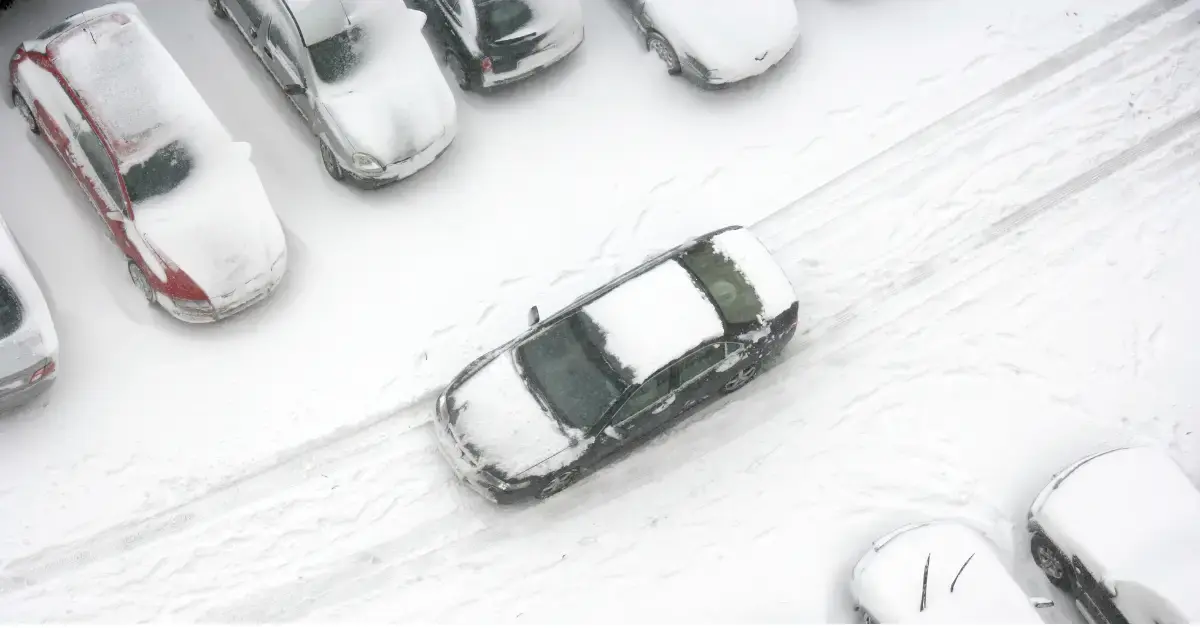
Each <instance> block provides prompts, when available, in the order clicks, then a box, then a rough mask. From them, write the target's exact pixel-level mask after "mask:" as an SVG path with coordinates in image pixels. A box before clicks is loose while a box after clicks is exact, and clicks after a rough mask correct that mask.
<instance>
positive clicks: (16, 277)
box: [0, 218, 58, 408]
mask: <svg viewBox="0 0 1200 628" xmlns="http://www.w3.org/2000/svg"><path fill="white" fill-rule="evenodd" d="M57 376H58V332H57V331H56V330H55V328H54V320H53V318H52V317H51V315H50V308H49V306H48V305H47V304H46V298H45V296H44V295H43V294H42V289H41V287H40V286H39V285H38V283H37V280H35V279H34V277H33V273H32V272H31V271H30V268H29V264H28V262H27V260H26V259H25V255H24V253H22V252H21V247H20V246H19V245H18V244H17V240H16V238H14V237H13V234H12V232H11V231H9V229H8V224H7V223H5V222H4V219H3V218H0V406H3V407H5V408H11V407H14V406H17V405H20V404H22V403H25V402H27V401H29V400H31V399H33V398H34V397H36V396H37V395H38V394H39V393H40V392H41V391H43V390H45V389H46V387H47V386H49V385H50V383H51V382H53V381H54V379H55V378H56V377H57Z"/></svg>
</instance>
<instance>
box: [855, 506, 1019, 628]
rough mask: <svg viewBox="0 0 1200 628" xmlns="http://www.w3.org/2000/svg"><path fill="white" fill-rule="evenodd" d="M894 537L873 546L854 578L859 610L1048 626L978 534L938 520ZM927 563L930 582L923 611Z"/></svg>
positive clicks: (885, 619) (897, 618)
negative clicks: (921, 606) (951, 586)
mask: <svg viewBox="0 0 1200 628" xmlns="http://www.w3.org/2000/svg"><path fill="white" fill-rule="evenodd" d="M892 534H893V535H894V536H893V535H888V536H885V537H884V538H883V539H880V540H879V541H876V542H875V543H873V544H872V547H871V549H870V550H869V551H868V553H867V555H866V556H864V557H863V559H862V560H861V561H859V563H858V565H856V566H855V568H854V575H853V579H852V581H851V589H852V590H853V593H854V597H855V598H856V599H857V601H858V603H859V605H860V606H862V607H863V608H865V609H867V611H869V612H870V613H872V614H873V615H874V616H875V618H876V619H878V620H879V621H880V622H882V623H891V622H902V623H912V622H916V623H1009V624H1040V623H1042V620H1041V617H1040V616H1039V615H1038V614H1037V611H1035V610H1034V609H1033V606H1032V604H1031V603H1030V601H1029V598H1028V597H1027V596H1026V595H1025V593H1024V592H1023V591H1022V590H1021V589H1020V587H1018V586H1017V584H1016V583H1015V582H1014V581H1013V579H1012V576H1011V575H1010V574H1009V573H1008V570H1007V569H1006V568H1005V567H1004V565H1003V564H1002V563H1001V562H1000V560H999V557H997V556H996V553H995V550H994V549H993V548H992V546H991V543H990V542H989V541H987V540H986V539H985V538H984V537H983V536H982V535H980V534H979V533H977V532H975V531H974V530H972V529H970V528H967V527H965V526H963V525H961V524H958V523H955V522H949V521H945V522H942V521H939V522H932V523H928V524H922V525H915V526H911V527H906V528H901V529H900V530H897V531H896V532H894V533H892ZM889 537H890V538H889ZM972 555H973V557H972ZM927 558H928V560H929V581H928V586H927V588H926V608H925V611H923V612H922V611H921V610H920V601H921V589H922V579H923V575H924V571H925V561H926V559H927ZM968 559H970V561H971V562H970V563H967V560H968ZM964 563H966V567H965V568H964V567H963V564H964ZM960 569H961V573H960ZM955 578H957V581H956V580H955ZM951 583H954V591H953V592H951V591H950V585H951Z"/></svg>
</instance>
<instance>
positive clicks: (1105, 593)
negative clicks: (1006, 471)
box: [1028, 447, 1200, 624]
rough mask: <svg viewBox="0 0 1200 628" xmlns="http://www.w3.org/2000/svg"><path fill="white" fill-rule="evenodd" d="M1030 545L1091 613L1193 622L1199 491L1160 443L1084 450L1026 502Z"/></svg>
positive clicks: (1199, 569) (1104, 618) (1198, 605)
mask: <svg viewBox="0 0 1200 628" xmlns="http://www.w3.org/2000/svg"><path fill="white" fill-rule="evenodd" d="M1028 528H1029V532H1030V533H1031V534H1032V537H1031V539H1030V551H1031V553H1032V554H1033V559H1034V562H1036V563H1037V565H1038V567H1040V568H1041V570H1042V572H1043V573H1044V574H1045V575H1046V578H1047V579H1049V580H1050V582H1051V583H1052V584H1053V585H1055V586H1056V587H1058V588H1060V589H1062V590H1063V591H1066V592H1067V593H1069V594H1070V595H1071V596H1072V597H1073V598H1074V599H1075V603H1076V606H1078V608H1079V610H1080V612H1081V613H1082V614H1083V616H1084V617H1085V618H1086V619H1087V620H1088V621H1090V622H1093V623H1135V624H1159V623H1162V624H1169V623H1182V624H1187V623H1193V624H1194V623H1200V595H1197V593H1200V491H1198V490H1197V489H1196V487H1195V486H1193V485H1192V483H1191V481H1190V480H1189V479H1188V477H1187V475H1186V474H1185V473H1184V472H1183V470H1182V469H1180V468H1179V466H1178V465H1177V464H1176V463H1175V461H1174V460H1172V459H1171V457H1170V456H1169V455H1168V454H1167V453H1166V452H1165V451H1163V450H1160V449H1158V448H1155V447H1125V448H1120V449H1113V450H1110V451H1106V452H1103V453H1099V454H1095V455H1092V456H1088V457H1086V458H1084V459H1082V460H1080V461H1078V462H1076V463H1074V464H1072V465H1071V466H1069V467H1067V468H1066V469H1064V470H1063V471H1061V472H1059V473H1058V474H1056V475H1055V476H1054V478H1053V479H1051V481H1050V483H1049V484H1048V485H1047V486H1046V487H1045V488H1044V489H1043V490H1042V491H1041V493H1039V494H1038V496H1037V498H1036V499H1035V500H1034V501H1033V504H1032V506H1030V508H1029V515H1028Z"/></svg>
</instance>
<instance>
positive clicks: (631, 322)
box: [583, 259, 725, 384]
mask: <svg viewBox="0 0 1200 628" xmlns="http://www.w3.org/2000/svg"><path fill="white" fill-rule="evenodd" d="M583 312H584V314H587V315H588V317H590V318H591V319H592V320H593V321H595V323H596V325H598V326H599V327H600V330H601V331H602V332H603V333H604V350H605V352H607V353H609V354H610V355H612V356H614V357H615V358H617V360H618V361H619V362H620V363H621V364H622V365H624V366H626V367H628V368H629V369H630V370H631V371H633V381H632V382H631V383H633V384H638V383H641V382H643V381H645V380H646V378H648V377H650V376H651V375H653V374H654V373H655V372H656V371H658V370H659V369H661V368H662V367H664V366H666V365H668V364H670V363H671V362H672V361H673V360H675V359H678V358H681V357H683V356H684V354H686V353H687V352H689V351H691V350H692V349H695V348H696V347H699V346H700V345H701V344H703V343H704V342H705V341H706V340H713V339H716V338H719V337H721V335H722V334H724V333H725V324H724V323H723V322H721V317H720V315H719V314H717V309H716V306H714V305H713V304H712V302H711V301H709V299H708V297H707V296H706V295H705V294H704V293H703V292H701V291H700V288H698V287H697V286H696V284H695V281H694V280H693V279H692V276H691V274H690V273H688V271H687V270H686V269H685V268H684V267H683V266H682V265H681V264H680V263H679V262H677V261H675V260H673V259H672V260H667V261H665V262H663V263H661V264H659V265H658V266H655V267H654V268H652V269H650V270H648V271H646V272H645V273H642V274H641V275H638V276H637V277H634V278H633V279H630V280H629V281H627V282H625V283H624V284H621V285H620V286H618V287H617V288H616V289H615V290H613V291H612V292H609V293H608V294H606V295H604V296H602V297H600V298H599V299H597V300H595V301H593V302H592V303H589V304H588V305H586V306H584V308H583Z"/></svg>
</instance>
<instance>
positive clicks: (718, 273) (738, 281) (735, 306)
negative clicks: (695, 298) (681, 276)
mask: <svg viewBox="0 0 1200 628" xmlns="http://www.w3.org/2000/svg"><path fill="white" fill-rule="evenodd" d="M679 261H680V262H681V263H682V264H683V265H684V266H686V267H687V269H688V270H690V271H691V272H692V274H693V275H695V276H696V278H697V279H699V280H700V283H702V284H704V288H705V289H706V290H707V291H708V294H709V295H711V296H712V298H713V301H714V302H715V303H716V305H717V309H719V310H721V316H723V317H724V318H725V320H726V321H727V322H729V323H731V324H734V325H738V324H749V323H754V322H756V321H758V318H759V316H761V315H762V313H763V304H762V300H761V299H760V298H759V296H758V292H756V291H755V290H754V286H753V285H752V284H751V283H750V282H748V281H746V278H745V277H744V276H743V275H742V273H741V271H740V270H738V267H737V266H736V265H734V263H733V261H732V260H730V259H729V258H728V257H725V256H724V255H722V254H721V253H719V252H717V251H716V249H714V248H713V245H712V243H711V242H701V243H700V244H698V245H696V246H695V247H693V248H692V249H690V250H689V251H688V252H687V253H684V254H683V255H682V256H681V257H680V258H679Z"/></svg>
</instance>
